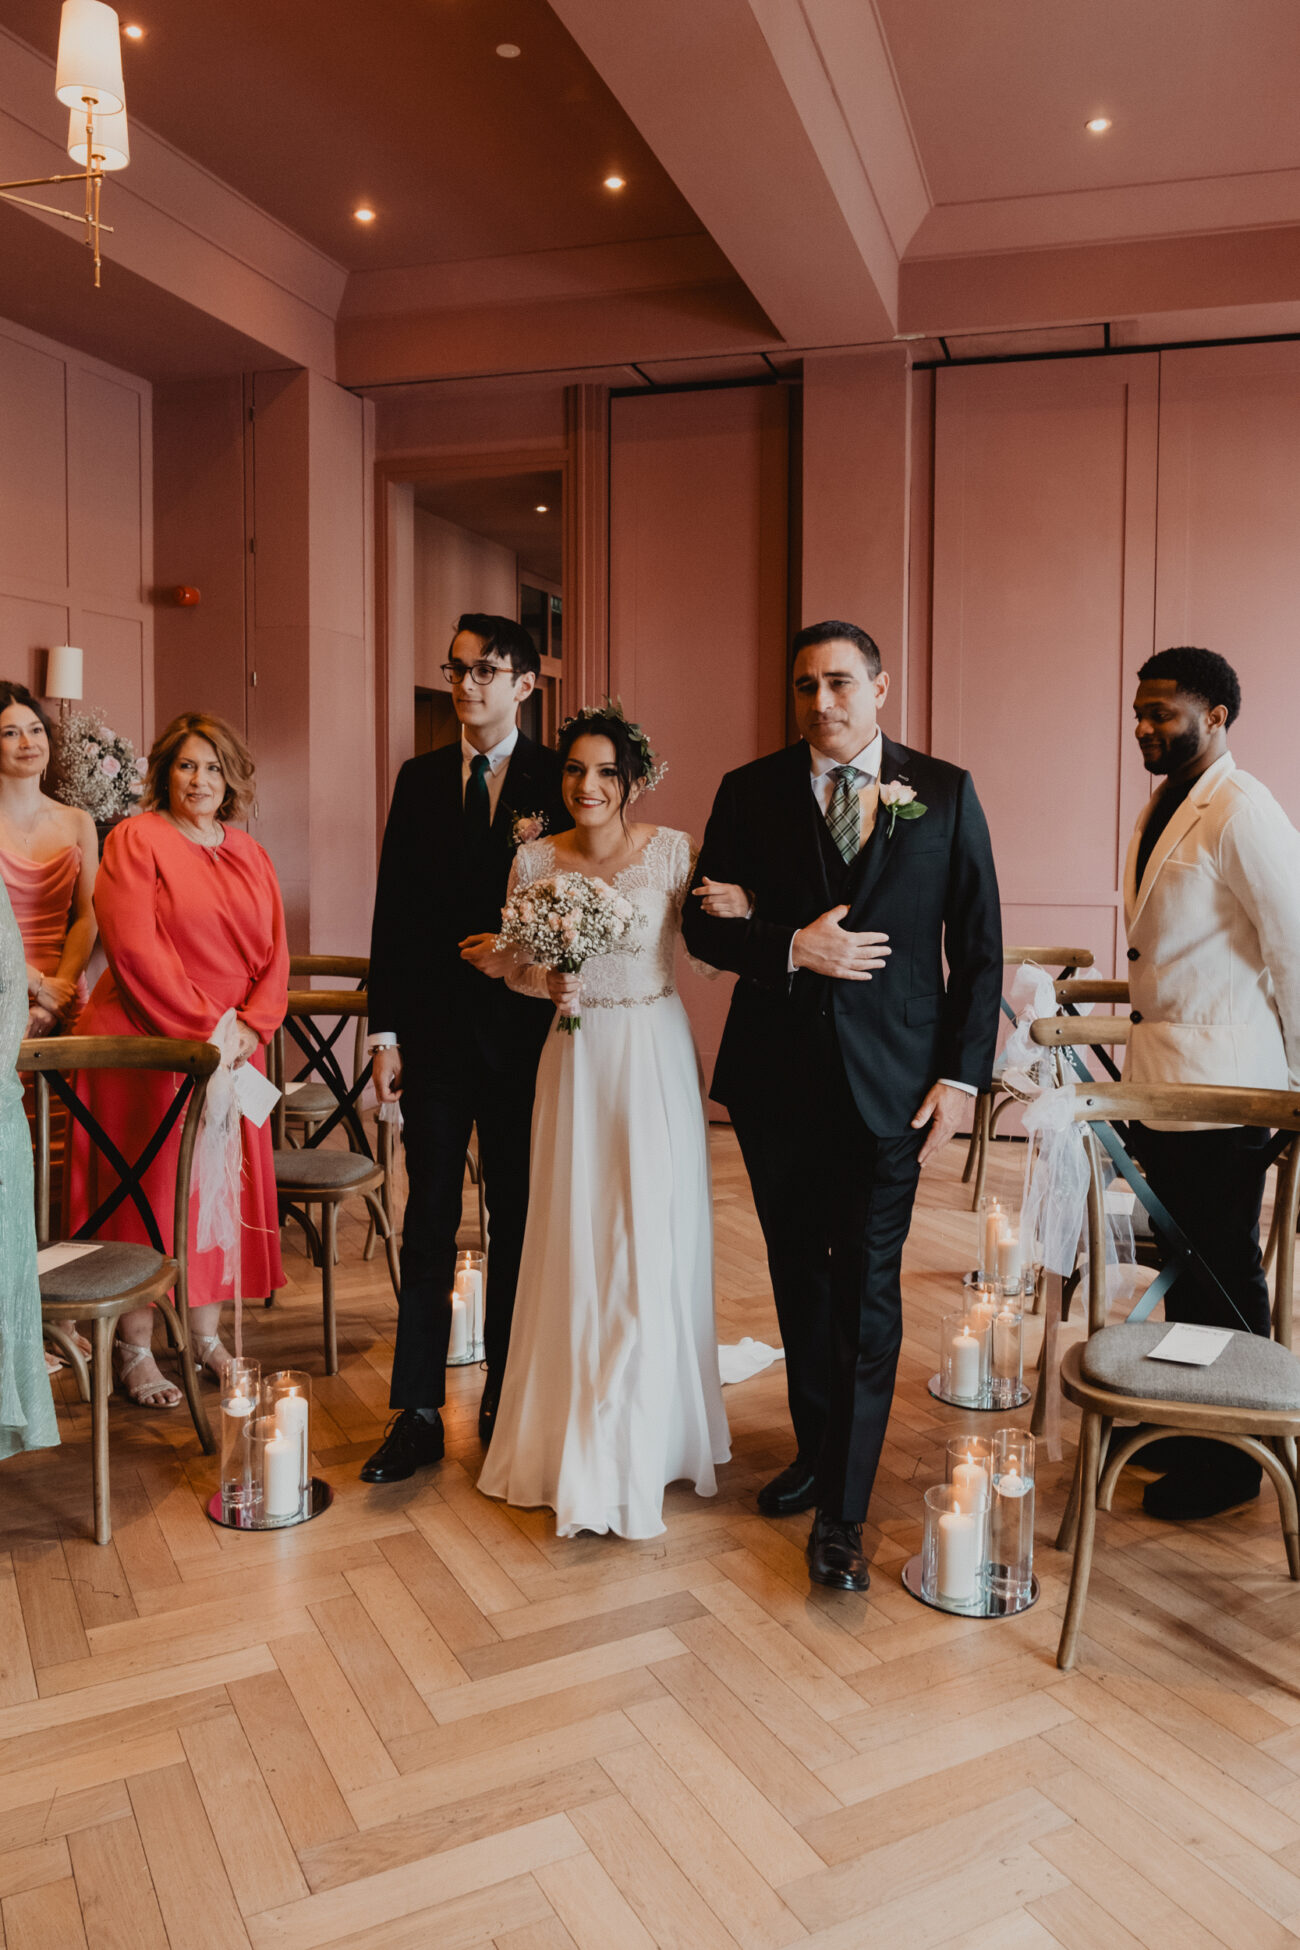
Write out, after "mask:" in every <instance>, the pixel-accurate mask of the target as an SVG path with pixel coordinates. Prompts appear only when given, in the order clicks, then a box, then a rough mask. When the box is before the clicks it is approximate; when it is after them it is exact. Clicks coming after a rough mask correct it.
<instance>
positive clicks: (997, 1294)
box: [966, 1280, 1002, 1328]
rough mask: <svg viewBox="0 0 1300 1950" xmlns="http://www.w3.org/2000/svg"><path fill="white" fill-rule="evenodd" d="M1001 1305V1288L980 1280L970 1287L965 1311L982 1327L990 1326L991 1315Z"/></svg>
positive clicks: (991, 1321) (991, 1323)
mask: <svg viewBox="0 0 1300 1950" xmlns="http://www.w3.org/2000/svg"><path fill="white" fill-rule="evenodd" d="M1001 1305H1002V1294H1001V1290H1000V1289H999V1288H998V1287H996V1286H994V1285H992V1284H986V1283H985V1282H984V1281H983V1280H981V1281H980V1282H979V1284H978V1285H977V1286H973V1287H971V1289H970V1301H969V1303H968V1305H967V1308H966V1311H967V1313H968V1314H969V1315H970V1318H971V1319H972V1320H974V1321H978V1322H979V1324H980V1326H981V1327H982V1328H983V1327H991V1326H992V1325H993V1316H994V1315H995V1314H996V1313H997V1310H998V1308H999V1307H1000V1306H1001Z"/></svg>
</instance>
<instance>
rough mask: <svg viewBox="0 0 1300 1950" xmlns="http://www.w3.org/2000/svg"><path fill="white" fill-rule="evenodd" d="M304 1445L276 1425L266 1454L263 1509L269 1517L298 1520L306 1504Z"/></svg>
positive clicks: (263, 1477) (265, 1450)
mask: <svg viewBox="0 0 1300 1950" xmlns="http://www.w3.org/2000/svg"><path fill="white" fill-rule="evenodd" d="M301 1453H302V1450H301V1444H300V1443H298V1442H295V1441H294V1440H293V1439H292V1438H291V1437H290V1436H287V1435H286V1434H285V1432H284V1430H283V1429H282V1428H281V1427H280V1426H279V1423H278V1422H277V1424H276V1430H275V1434H274V1435H273V1436H272V1437H271V1440H270V1441H269V1442H268V1443H267V1445H266V1447H265V1449H264V1450H263V1451H262V1454H263V1456H264V1458H265V1460H264V1462H263V1466H262V1467H263V1474H262V1508H263V1511H264V1512H265V1514H266V1515H267V1516H268V1517H296V1516H297V1514H298V1510H299V1507H300V1504H301V1500H302V1480H301V1475H300V1465H301Z"/></svg>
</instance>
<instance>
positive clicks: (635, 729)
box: [560, 697, 668, 792]
mask: <svg viewBox="0 0 1300 1950" xmlns="http://www.w3.org/2000/svg"><path fill="white" fill-rule="evenodd" d="M593 718H618V719H619V721H620V722H621V723H622V724H624V725H626V726H627V734H628V737H629V738H630V739H631V740H632V743H633V744H634V745H635V747H636V749H637V751H638V753H639V754H640V757H641V778H640V781H639V783H640V785H641V788H642V790H643V791H645V792H653V791H654V789H655V787H656V786H657V785H658V784H659V781H660V780H661V779H662V778H663V776H664V774H665V772H666V771H667V770H668V767H667V765H666V764H665V763H664V762H663V761H662V760H660V759H657V758H656V757H655V755H654V752H653V751H652V750H651V747H650V740H649V739H648V738H647V737H646V735H645V732H644V731H643V730H642V729H641V726H640V725H639V724H633V723H632V720H631V719H630V718H629V717H628V715H627V712H626V711H625V710H624V709H623V700H622V698H618V697H607V698H606V699H605V702H604V703H603V704H585V705H584V706H583V708H582V710H581V711H575V712H574V714H573V716H572V717H571V718H566V719H565V720H564V723H563V724H562V725H561V726H560V736H561V738H563V736H564V734H565V732H566V731H568V730H569V729H570V728H571V727H572V726H573V725H579V724H590V722H591V721H592V719H593Z"/></svg>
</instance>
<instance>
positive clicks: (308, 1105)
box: [284, 1083, 339, 1124]
mask: <svg viewBox="0 0 1300 1950" xmlns="http://www.w3.org/2000/svg"><path fill="white" fill-rule="evenodd" d="M338 1107H339V1100H338V1098H337V1097H336V1096H335V1095H334V1092H333V1091H332V1090H331V1089H330V1087H329V1085H328V1084H327V1083H304V1084H303V1086H302V1088H301V1090H295V1091H293V1092H292V1093H290V1092H286V1093H285V1099H284V1114H285V1116H286V1117H301V1118H304V1119H306V1120H308V1121H309V1122H316V1123H321V1124H323V1123H324V1121H325V1119H326V1118H327V1117H332V1116H333V1115H334V1113H335V1111H336V1110H337V1109H338Z"/></svg>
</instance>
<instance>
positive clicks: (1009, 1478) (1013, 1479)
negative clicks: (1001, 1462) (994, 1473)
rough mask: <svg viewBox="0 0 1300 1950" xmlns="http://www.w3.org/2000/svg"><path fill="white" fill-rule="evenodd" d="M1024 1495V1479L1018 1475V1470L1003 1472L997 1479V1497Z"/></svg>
mask: <svg viewBox="0 0 1300 1950" xmlns="http://www.w3.org/2000/svg"><path fill="white" fill-rule="evenodd" d="M1024 1493H1025V1479H1024V1477H1023V1476H1022V1475H1021V1474H1020V1471H1019V1470H1018V1469H1007V1470H1004V1471H1003V1473H1002V1475H1001V1476H999V1478H998V1495H999V1496H1023V1495H1024Z"/></svg>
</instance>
